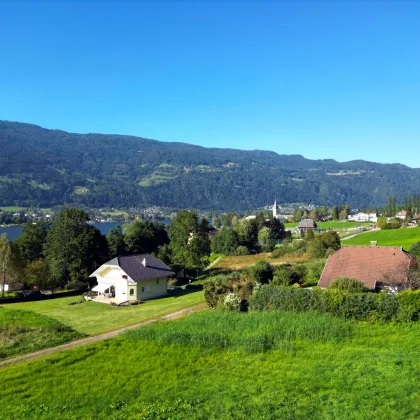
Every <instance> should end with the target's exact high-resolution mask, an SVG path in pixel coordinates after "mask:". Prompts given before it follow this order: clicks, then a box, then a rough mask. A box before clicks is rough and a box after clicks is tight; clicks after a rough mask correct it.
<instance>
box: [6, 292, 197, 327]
mask: <svg viewBox="0 0 420 420" xmlns="http://www.w3.org/2000/svg"><path fill="white" fill-rule="evenodd" d="M82 299H83V296H71V297H64V298H56V299H48V300H40V301H37V302H22V303H12V304H7V305H6V306H7V308H8V309H11V310H12V309H24V310H27V311H32V312H35V313H37V314H40V315H44V316H47V317H49V318H52V319H55V320H57V321H59V322H61V323H62V324H64V325H67V326H69V327H71V328H73V329H74V330H76V331H78V332H80V333H82V334H87V335H95V334H101V333H104V332H107V331H111V330H115V329H118V328H122V327H126V326H128V325H133V324H137V323H139V322H142V321H145V320H147V319H152V318H157V317H160V316H162V315H166V314H169V313H172V312H177V311H180V310H182V309H185V308H188V307H191V306H194V305H197V304H199V303H202V302H204V293H203V292H202V291H198V292H194V293H191V292H190V293H188V291H181V292H178V293H176V294H173V295H171V296H168V297H164V298H161V299H154V300H149V301H146V302H143V303H141V304H140V305H137V306H127V307H113V306H110V305H107V304H104V303H98V302H83V303H77V304H76V305H69V304H70V303H72V302H80V301H81V300H82ZM111 300H112V299H110V301H111Z"/></svg>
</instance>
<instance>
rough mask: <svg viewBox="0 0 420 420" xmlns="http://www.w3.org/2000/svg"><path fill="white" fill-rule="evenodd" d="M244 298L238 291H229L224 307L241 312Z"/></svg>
mask: <svg viewBox="0 0 420 420" xmlns="http://www.w3.org/2000/svg"><path fill="white" fill-rule="evenodd" d="M241 303H242V299H241V298H240V297H239V296H238V295H237V294H236V293H228V294H227V295H226V296H225V301H224V308H225V309H226V310H228V311H231V312H240V310H241Z"/></svg>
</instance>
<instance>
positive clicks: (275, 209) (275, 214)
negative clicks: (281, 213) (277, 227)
mask: <svg viewBox="0 0 420 420" xmlns="http://www.w3.org/2000/svg"><path fill="white" fill-rule="evenodd" d="M273 219H277V200H276V199H275V200H274V205H273Z"/></svg>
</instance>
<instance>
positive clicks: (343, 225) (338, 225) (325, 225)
mask: <svg viewBox="0 0 420 420" xmlns="http://www.w3.org/2000/svg"><path fill="white" fill-rule="evenodd" d="M372 224H374V223H372V222H346V221H344V222H317V226H318V228H319V229H337V230H347V229H354V228H358V227H366V226H370V225H372ZM297 225H298V223H285V227H287V228H295V227H297Z"/></svg>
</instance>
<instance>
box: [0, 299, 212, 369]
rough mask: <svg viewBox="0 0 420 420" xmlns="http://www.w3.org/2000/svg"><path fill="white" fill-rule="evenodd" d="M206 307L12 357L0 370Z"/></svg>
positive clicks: (195, 307) (173, 313)
mask: <svg viewBox="0 0 420 420" xmlns="http://www.w3.org/2000/svg"><path fill="white" fill-rule="evenodd" d="M205 307H206V304H205V303H200V304H199V305H196V306H192V307H191V308H186V309H182V310H181V311H178V312H172V313H170V314H167V315H162V316H161V317H159V318H154V319H148V320H147V321H143V322H140V323H138V324H134V325H130V326H128V327H124V328H119V329H117V330H113V331H109V332H107V333H103V334H99V335H94V336H91V337H86V338H82V339H80V340H75V341H71V342H70V343H66V344H61V345H60V346H56V347H50V348H48V349H43V350H38V351H35V352H33V353H28V354H23V355H21V356H17V357H14V358H12V359H7V360H3V361H2V362H0V369H1V368H2V367H5V366H9V365H14V364H17V363H22V362H26V361H28V360H32V359H38V358H39V357H44V356H49V355H51V354H54V353H57V352H59V351H62V350H70V349H74V348H75V347H79V346H83V345H85V344H91V343H95V342H96V341H101V340H106V339H108V338H112V337H115V336H116V335H118V334H121V333H123V332H125V331H129V330H135V329H137V328H141V327H144V326H146V325H150V324H153V323H155V322H159V321H172V320H174V319H177V318H181V317H183V316H185V315H188V314H190V313H191V312H197V311H201V310H202V309H204V308H205Z"/></svg>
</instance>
